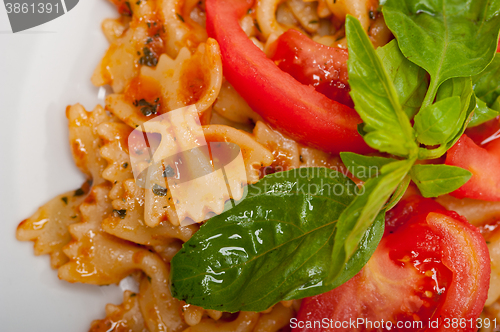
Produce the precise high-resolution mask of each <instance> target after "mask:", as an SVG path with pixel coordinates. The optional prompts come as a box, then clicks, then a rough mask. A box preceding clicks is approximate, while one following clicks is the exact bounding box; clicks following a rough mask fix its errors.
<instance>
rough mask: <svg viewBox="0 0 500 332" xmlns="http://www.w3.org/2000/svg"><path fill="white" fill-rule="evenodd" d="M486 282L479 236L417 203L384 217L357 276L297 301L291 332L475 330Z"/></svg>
mask: <svg viewBox="0 0 500 332" xmlns="http://www.w3.org/2000/svg"><path fill="white" fill-rule="evenodd" d="M489 278H490V261H489V253H488V248H487V246H486V242H485V241H484V239H483V238H482V236H481V234H480V233H479V231H478V229H477V228H475V227H474V226H472V225H470V224H469V223H468V222H467V221H466V220H465V219H464V218H462V217H460V216H459V215H458V214H456V213H455V212H450V211H447V210H445V209H444V208H443V207H442V206H441V205H439V204H438V203H436V202H434V201H433V200H431V199H424V198H421V197H419V196H414V197H411V198H409V199H407V200H406V201H403V202H401V203H400V204H399V205H398V206H397V207H396V208H395V209H394V210H392V211H390V212H389V213H388V215H387V218H386V231H385V234H384V237H383V239H382V241H381V243H380V245H379V246H378V248H377V250H376V251H375V253H374V254H373V256H372V258H371V259H370V260H369V262H368V263H367V265H366V266H365V267H364V268H363V269H362V270H361V272H360V273H359V274H357V275H356V276H355V277H354V278H352V279H351V280H349V281H348V282H346V283H345V284H343V285H342V286H340V287H338V288H336V289H334V290H332V291H330V292H327V293H324V294H321V295H317V296H313V297H310V298H306V299H304V300H303V301H302V305H301V307H300V310H299V313H298V316H297V321H296V322H293V321H292V327H294V330H293V331H294V332H298V331H431V330H432V331H476V330H477V328H476V319H477V318H478V317H479V315H480V313H481V311H482V308H483V306H484V303H485V301H486V298H487V293H488V286H489ZM454 318H455V320H453V319H454ZM454 322H455V323H457V322H458V324H454ZM460 322H461V323H460ZM314 324H316V326H314Z"/></svg>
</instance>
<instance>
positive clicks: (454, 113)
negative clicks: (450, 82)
mask: <svg viewBox="0 0 500 332" xmlns="http://www.w3.org/2000/svg"><path fill="white" fill-rule="evenodd" d="M461 114H462V109H461V105H460V97H458V96H455V97H449V98H446V99H443V100H440V101H438V102H437V103H435V104H432V105H430V106H427V107H424V108H422V109H421V110H420V112H418V114H417V115H416V116H415V126H414V128H415V129H416V131H417V135H418V136H417V140H418V141H419V142H420V143H422V144H426V145H439V144H443V143H446V142H448V139H449V138H450V137H451V136H452V135H453V134H456V128H457V126H458V122H459V120H460V119H461Z"/></svg>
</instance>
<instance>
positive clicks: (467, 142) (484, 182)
mask: <svg viewBox="0 0 500 332" xmlns="http://www.w3.org/2000/svg"><path fill="white" fill-rule="evenodd" d="M446 165H452V166H458V167H462V168H464V169H467V170H469V171H470V172H471V173H472V177H471V179H470V180H469V181H468V182H467V183H466V184H464V185H463V186H462V187H460V188H458V189H457V190H455V191H454V192H453V193H451V194H452V195H453V196H455V197H457V198H465V197H468V198H474V199H482V200H486V201H500V140H498V139H497V140H493V141H492V142H490V143H487V144H485V145H483V146H478V145H477V144H476V143H475V142H474V141H473V140H472V139H470V138H469V137H468V136H467V135H462V137H461V138H460V140H458V142H457V143H456V144H455V145H454V146H453V147H452V148H451V149H450V150H448V154H447V156H446Z"/></svg>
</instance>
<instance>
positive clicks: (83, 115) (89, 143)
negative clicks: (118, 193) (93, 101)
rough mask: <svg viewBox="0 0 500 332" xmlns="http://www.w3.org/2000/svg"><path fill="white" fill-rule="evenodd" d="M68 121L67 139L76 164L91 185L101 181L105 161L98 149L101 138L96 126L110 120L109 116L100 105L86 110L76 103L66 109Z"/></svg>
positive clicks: (102, 180)
mask: <svg viewBox="0 0 500 332" xmlns="http://www.w3.org/2000/svg"><path fill="white" fill-rule="evenodd" d="M66 116H67V118H68V121H69V141H70V146H71V152H72V154H73V158H74V160H75V164H76V166H78V168H79V169H80V170H81V171H82V172H83V173H84V174H85V175H86V176H87V177H88V178H89V179H92V183H93V185H98V184H100V183H103V182H104V181H105V180H104V179H103V178H102V176H101V174H102V172H103V170H104V168H105V167H106V161H105V160H104V159H103V158H102V157H101V154H100V152H99V149H100V147H101V143H102V142H101V138H100V137H99V135H98V133H97V127H98V126H99V125H100V124H101V123H103V122H106V121H109V120H110V116H109V115H107V114H106V111H105V110H104V109H103V108H102V107H101V106H96V108H95V109H94V110H93V111H92V112H87V111H86V110H85V109H84V108H83V106H82V105H80V104H76V105H73V106H69V107H68V108H67V109H66Z"/></svg>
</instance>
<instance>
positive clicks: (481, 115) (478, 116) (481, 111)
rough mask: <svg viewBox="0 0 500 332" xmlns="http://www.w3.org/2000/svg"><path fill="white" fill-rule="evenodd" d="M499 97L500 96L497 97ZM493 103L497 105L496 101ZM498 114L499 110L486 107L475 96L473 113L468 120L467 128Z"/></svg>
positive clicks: (499, 113)
mask: <svg viewBox="0 0 500 332" xmlns="http://www.w3.org/2000/svg"><path fill="white" fill-rule="evenodd" d="M499 98H500V97H499ZM494 105H499V104H498V103H496V104H494ZM497 107H498V106H497ZM499 115H500V112H499V111H496V110H493V109H491V108H489V107H488V105H487V104H486V103H485V102H484V101H482V100H481V99H479V98H476V108H475V109H474V114H473V115H472V119H471V120H470V122H469V126H468V127H469V128H471V127H476V126H479V125H480V124H483V123H485V122H487V121H490V120H491V119H494V118H496V117H497V116H499Z"/></svg>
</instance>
